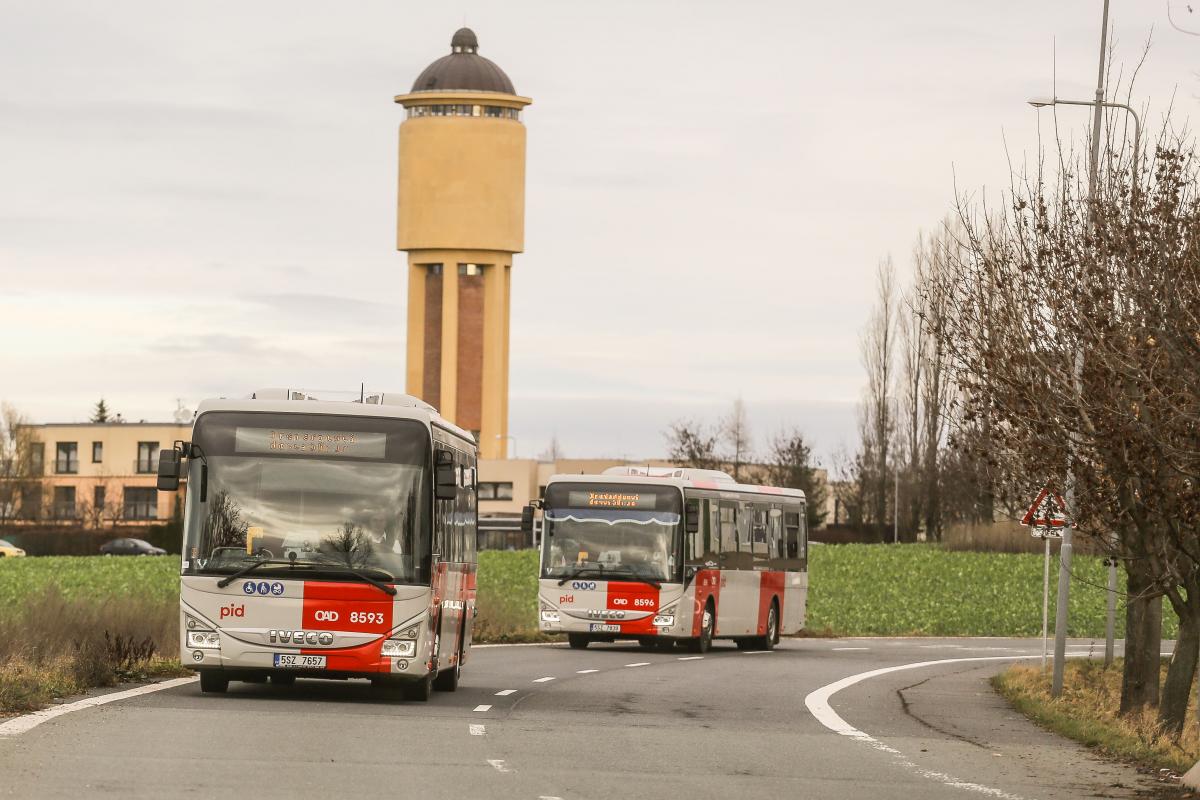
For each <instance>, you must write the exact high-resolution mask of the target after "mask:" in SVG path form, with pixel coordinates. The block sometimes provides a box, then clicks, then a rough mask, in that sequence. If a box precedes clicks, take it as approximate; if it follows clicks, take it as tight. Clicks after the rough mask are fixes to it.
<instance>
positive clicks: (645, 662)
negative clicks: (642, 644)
mask: <svg viewBox="0 0 1200 800" xmlns="http://www.w3.org/2000/svg"><path fill="white" fill-rule="evenodd" d="M625 666H627V667H648V666H650V662H649V661H638V662H637V663H635V664H626V665H625Z"/></svg>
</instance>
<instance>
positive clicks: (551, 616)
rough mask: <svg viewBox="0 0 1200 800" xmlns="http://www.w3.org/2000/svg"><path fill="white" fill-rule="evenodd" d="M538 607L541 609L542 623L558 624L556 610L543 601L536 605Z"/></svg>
mask: <svg viewBox="0 0 1200 800" xmlns="http://www.w3.org/2000/svg"><path fill="white" fill-rule="evenodd" d="M538 607H539V608H540V609H541V619H542V622H558V620H559V615H558V609H557V608H555V607H554V606H552V605H550V604H549V603H547V602H546V601H544V600H543V601H541V602H539V603H538Z"/></svg>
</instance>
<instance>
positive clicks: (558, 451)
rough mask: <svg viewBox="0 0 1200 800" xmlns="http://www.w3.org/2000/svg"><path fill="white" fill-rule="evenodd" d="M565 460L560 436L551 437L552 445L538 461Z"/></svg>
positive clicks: (542, 453)
mask: <svg viewBox="0 0 1200 800" xmlns="http://www.w3.org/2000/svg"><path fill="white" fill-rule="evenodd" d="M562 458H563V452H562V447H561V446H560V445H559V443H558V434H554V435H553V436H551V437H550V444H548V445H546V449H545V450H543V451H542V452H541V454H540V455H538V461H550V462H554V461H559V460H561V459H562Z"/></svg>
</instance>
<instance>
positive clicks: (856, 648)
mask: <svg viewBox="0 0 1200 800" xmlns="http://www.w3.org/2000/svg"><path fill="white" fill-rule="evenodd" d="M830 649H831V650H870V649H871V648H869V647H831V648H830Z"/></svg>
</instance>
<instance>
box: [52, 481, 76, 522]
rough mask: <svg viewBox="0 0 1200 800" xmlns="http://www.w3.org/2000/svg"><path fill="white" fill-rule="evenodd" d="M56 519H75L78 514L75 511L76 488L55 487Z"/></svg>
mask: <svg viewBox="0 0 1200 800" xmlns="http://www.w3.org/2000/svg"><path fill="white" fill-rule="evenodd" d="M53 510H54V518H55V519H75V518H76V517H77V516H78V514H77V513H76V510H75V487H74V486H55V487H54V509H53Z"/></svg>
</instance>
